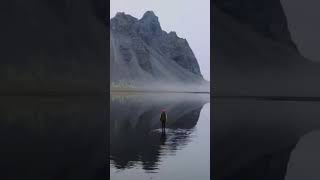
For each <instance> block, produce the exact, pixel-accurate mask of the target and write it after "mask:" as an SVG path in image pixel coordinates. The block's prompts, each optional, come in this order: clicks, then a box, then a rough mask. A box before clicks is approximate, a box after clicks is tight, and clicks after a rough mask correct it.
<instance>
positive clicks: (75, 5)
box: [0, 0, 109, 94]
mask: <svg viewBox="0 0 320 180" xmlns="http://www.w3.org/2000/svg"><path fill="white" fill-rule="evenodd" d="M104 4H106V3H105V2H104V1H103V0H94V1H91V0H79V1H74V0H30V1H22V0H4V1H1V2H0V7H1V12H2V16H1V17H0V21H1V23H2V27H4V28H3V29H2V32H1V34H0V38H1V41H0V47H1V49H2V53H0V83H1V87H0V93H44V94H47V93H66V92H68V93H72V92H81V93H96V92H99V93H102V92H105V91H106V82H107V77H108V75H109V69H108V68H106V67H107V62H108V61H107V57H108V56H107V49H108V48H107V40H108V39H107V32H108V31H107V26H106V24H107V23H106V22H107V21H106V19H107V18H106V15H105V14H104V13H105V12H103V11H104V9H106V7H104Z"/></svg>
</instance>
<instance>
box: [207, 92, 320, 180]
mask: <svg viewBox="0 0 320 180" xmlns="http://www.w3.org/2000/svg"><path fill="white" fill-rule="evenodd" d="M211 105H212V106H213V107H212V108H213V112H212V117H211V123H212V126H211V127H212V128H211V137H212V140H211V141H212V144H211V147H213V149H212V152H211V153H212V154H211V156H212V159H213V161H212V162H211V165H212V167H213V168H212V171H211V173H212V175H213V179H215V180H225V179H228V180H239V179H252V180H269V179H272V180H284V179H285V180H303V179H310V180H311V179H312V180H313V179H314V180H318V179H320V171H319V170H320V169H319V167H320V154H319V151H320V133H319V132H320V131H319V130H320V102H319V101H312V100H309V101H302V100H298V101H297V100H266V99H255V98H251V99H245V98H239V99H231V98H230V99H223V98H218V99H215V100H213V102H212V103H211Z"/></svg>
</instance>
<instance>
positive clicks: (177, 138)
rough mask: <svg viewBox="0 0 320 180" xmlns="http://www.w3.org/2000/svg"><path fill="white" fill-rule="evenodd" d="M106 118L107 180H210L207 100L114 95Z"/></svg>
mask: <svg viewBox="0 0 320 180" xmlns="http://www.w3.org/2000/svg"><path fill="white" fill-rule="evenodd" d="M161 109H166V112H167V115H168V121H167V129H166V134H165V135H164V134H162V133H161V130H160V128H161V124H160V121H159V117H160V113H161ZM110 113H111V118H110V179H111V180H149V179H153V180H163V179H166V180H194V179H201V180H209V179H210V96H209V94H181V93H179V94H151V93H150V94H125V93H116V94H115V93H114V94H111V112H110Z"/></svg>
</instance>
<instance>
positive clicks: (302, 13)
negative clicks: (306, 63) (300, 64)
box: [281, 0, 320, 62]
mask: <svg viewBox="0 0 320 180" xmlns="http://www.w3.org/2000/svg"><path fill="white" fill-rule="evenodd" d="M281 2H282V4H283V6H284V10H285V13H286V15H287V18H288V24H289V29H290V31H291V34H292V38H293V40H294V42H295V43H296V45H297V46H298V48H299V50H300V52H301V54H302V55H304V56H305V57H307V58H308V59H310V60H313V61H319V62H320V35H319V33H320V11H319V8H320V1H317V0H303V1H302V0H281Z"/></svg>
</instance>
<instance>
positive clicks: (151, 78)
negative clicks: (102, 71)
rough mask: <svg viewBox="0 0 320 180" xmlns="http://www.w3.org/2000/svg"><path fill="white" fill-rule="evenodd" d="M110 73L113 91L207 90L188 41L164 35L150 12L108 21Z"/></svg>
mask: <svg viewBox="0 0 320 180" xmlns="http://www.w3.org/2000/svg"><path fill="white" fill-rule="evenodd" d="M110 71H111V74H110V75H111V82H112V87H111V88H112V89H140V90H141V89H143V90H177V91H179V90H182V91H194V90H196V91H199V90H203V89H204V88H206V90H207V91H208V90H209V84H208V82H206V81H205V80H204V79H203V76H202V74H201V72H200V67H199V64H198V61H197V59H196V57H195V55H194V53H193V51H192V49H191V48H190V46H189V44H188V42H187V40H186V39H183V38H179V37H178V36H177V34H176V33H175V32H169V33H167V32H165V31H163V30H162V28H161V26H160V22H159V19H158V17H157V16H156V15H155V14H154V13H153V12H152V11H147V12H146V13H145V14H144V15H143V17H142V18H141V19H137V18H135V17H132V16H130V15H127V14H125V13H117V15H116V16H115V17H114V18H112V19H111V21H110Z"/></svg>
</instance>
